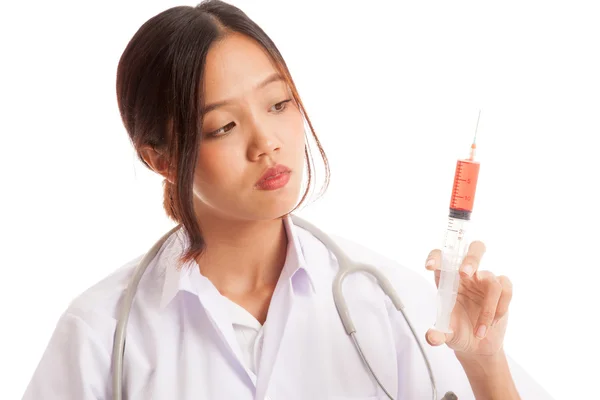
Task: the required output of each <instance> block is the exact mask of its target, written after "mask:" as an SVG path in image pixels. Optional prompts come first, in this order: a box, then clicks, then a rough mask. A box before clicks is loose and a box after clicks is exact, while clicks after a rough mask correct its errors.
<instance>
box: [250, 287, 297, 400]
mask: <svg viewBox="0 0 600 400" xmlns="http://www.w3.org/2000/svg"><path fill="white" fill-rule="evenodd" d="M293 301H294V300H293V295H292V286H291V282H290V280H289V279H280V280H279V282H278V283H277V286H276V287H275V291H274V292H273V297H272V299H271V304H270V306H269V311H268V313H267V320H266V322H265V325H264V327H263V329H264V339H263V349H262V352H261V356H260V361H259V366H258V378H257V384H256V397H255V398H256V399H264V398H265V397H266V395H267V389H268V388H269V381H270V379H271V376H272V374H273V369H274V367H275V364H276V362H277V356H278V354H279V348H280V347H281V342H282V340H283V336H284V334H285V327H286V325H287V321H288V316H289V313H290V311H291V309H292V305H293ZM270 395H272V394H270Z"/></svg>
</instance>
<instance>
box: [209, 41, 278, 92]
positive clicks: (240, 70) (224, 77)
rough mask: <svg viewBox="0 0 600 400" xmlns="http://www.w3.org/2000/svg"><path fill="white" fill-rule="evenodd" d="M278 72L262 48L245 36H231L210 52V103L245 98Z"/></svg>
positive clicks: (217, 43) (217, 44) (215, 45)
mask: <svg viewBox="0 0 600 400" xmlns="http://www.w3.org/2000/svg"><path fill="white" fill-rule="evenodd" d="M276 71H277V69H276V67H275V63H274V62H273V61H272V60H271V58H270V57H269V55H268V53H267V51H266V50H265V49H263V48H262V46H260V45H259V44H258V43H257V42H255V41H254V40H253V39H250V38H248V37H246V36H244V35H241V34H237V33H235V34H230V35H228V36H227V37H225V38H224V39H223V40H221V41H219V42H216V43H215V44H214V45H213V46H212V47H211V49H210V50H209V51H208V54H207V57H206V66H205V72H204V95H205V97H206V101H207V102H211V101H218V100H221V99H224V98H230V97H238V96H242V95H244V94H246V93H247V92H249V91H251V90H252V88H253V87H254V86H255V85H256V84H258V83H260V82H261V81H262V80H264V79H265V78H266V77H268V76H269V75H271V74H272V73H274V72H276Z"/></svg>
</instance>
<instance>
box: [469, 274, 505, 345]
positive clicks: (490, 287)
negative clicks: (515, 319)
mask: <svg viewBox="0 0 600 400" xmlns="http://www.w3.org/2000/svg"><path fill="white" fill-rule="evenodd" d="M476 279H477V280H478V281H479V282H478V283H479V284H480V285H481V286H482V288H483V289H484V290H485V297H484V298H483V302H482V303H481V311H480V312H479V317H478V319H477V323H476V324H475V327H474V329H475V331H474V332H473V333H474V334H475V336H477V337H478V338H479V339H483V338H484V337H485V335H486V333H487V331H488V330H489V328H490V326H491V325H492V322H494V320H495V319H496V312H497V310H498V307H499V305H500V298H501V296H502V291H503V287H502V284H501V283H500V281H499V280H498V279H497V278H496V276H495V275H494V274H492V273H491V272H489V271H480V272H478V273H477V275H476ZM502 306H503V307H504V302H503V304H502ZM506 308H507V309H508V304H506Z"/></svg>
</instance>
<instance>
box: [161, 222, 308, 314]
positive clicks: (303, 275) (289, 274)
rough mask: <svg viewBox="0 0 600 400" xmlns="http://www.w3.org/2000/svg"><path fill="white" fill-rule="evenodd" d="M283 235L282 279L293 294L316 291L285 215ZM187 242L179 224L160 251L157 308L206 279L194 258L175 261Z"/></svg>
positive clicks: (195, 289)
mask: <svg viewBox="0 0 600 400" xmlns="http://www.w3.org/2000/svg"><path fill="white" fill-rule="evenodd" d="M283 223H284V226H285V230H286V234H287V237H288V247H287V253H286V259H285V263H284V266H283V270H282V271H281V277H280V280H281V279H290V281H291V282H292V287H293V288H294V291H295V292H296V293H298V292H305V291H306V290H309V292H312V293H314V292H315V291H316V289H315V288H316V285H315V281H314V271H313V273H311V271H310V269H309V268H308V265H307V263H306V259H305V257H304V254H303V246H302V245H301V242H300V238H299V236H298V231H297V227H296V226H295V225H294V223H293V222H292V219H291V216H290V215H289V214H288V215H286V216H284V217H283ZM188 245H189V238H188V236H187V234H186V231H185V227H183V226H182V227H181V228H180V229H178V230H177V231H175V232H174V233H173V235H171V237H169V239H168V241H167V243H166V245H165V249H164V251H163V252H161V253H160V254H159V256H158V257H159V260H158V265H160V266H163V267H162V268H160V269H162V270H163V271H162V272H163V274H161V275H162V276H164V282H163V287H162V293H161V298H160V309H163V308H165V307H166V306H167V305H168V304H169V303H170V302H171V301H172V300H173V299H174V298H175V296H176V295H177V293H178V292H180V291H186V292H190V293H194V294H196V295H198V294H199V291H200V290H202V289H201V288H202V287H204V285H202V283H201V282H202V281H203V280H205V279H206V278H205V277H203V276H202V275H201V273H200V270H201V267H200V266H199V265H198V263H197V262H196V261H195V260H192V261H189V262H188V263H185V264H182V265H181V266H180V263H179V262H178V258H179V256H181V254H183V251H184V250H185V249H186V248H187V247H188Z"/></svg>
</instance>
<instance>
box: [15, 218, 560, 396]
mask: <svg viewBox="0 0 600 400" xmlns="http://www.w3.org/2000/svg"><path fill="white" fill-rule="evenodd" d="M284 222H285V226H286V230H287V233H288V237H289V238H292V239H293V240H290V241H289V245H288V252H287V256H286V261H285V265H284V267H283V270H282V273H281V277H280V279H279V282H278V284H277V288H276V289H275V293H274V295H273V298H272V300H271V305H270V308H269V313H268V316H267V321H266V323H265V325H264V334H263V335H262V338H261V341H260V343H258V346H256V347H257V350H258V356H257V359H256V364H257V365H256V367H257V369H254V368H252V369H251V368H249V366H248V365H247V364H248V363H247V362H245V361H244V360H245V358H244V357H243V354H242V351H241V347H240V343H239V342H238V340H237V339H236V335H235V333H234V330H233V328H232V320H231V318H230V317H231V315H230V314H229V313H228V311H227V310H228V309H229V308H228V307H229V306H228V304H227V302H226V299H225V298H224V297H223V296H221V295H220V293H219V292H218V291H217V290H216V288H215V287H214V285H212V283H211V282H210V281H209V280H208V279H206V278H205V277H204V276H202V275H201V273H200V270H201V266H200V267H198V265H197V264H196V263H194V262H192V263H191V264H190V268H188V269H187V270H184V271H182V272H178V271H177V270H176V269H175V258H176V256H177V255H178V254H181V252H182V251H183V249H184V247H185V245H186V244H187V240H186V237H185V235H184V234H183V233H182V230H180V231H178V232H177V233H176V234H173V235H171V237H170V238H169V240H167V242H166V243H165V244H164V245H163V247H162V248H161V250H160V251H159V253H158V254H157V255H156V257H155V258H154V260H153V262H152V263H151V264H150V266H149V268H148V270H147V272H146V274H145V275H144V278H143V279H142V281H141V282H140V286H139V289H138V293H137V295H136V300H135V302H134V307H133V309H132V312H131V315H130V320H129V325H128V331H127V346H126V350H125V365H124V378H125V387H126V391H127V397H125V398H127V399H129V400H137V399H143V400H147V399H166V400H172V399H178V400H179V399H181V400H187V399H189V400H192V399H194V400H200V399H219V400H222V399H223V400H225V399H232V400H244V399H247V400H250V399H261V400H262V399H270V400H295V399H298V400H307V399H315V400H316V399H334V400H335V399H337V400H352V399H355V400H357V399H363V400H368V399H370V400H375V399H385V398H386V397H385V395H384V393H383V392H382V391H381V389H380V388H379V387H378V385H377V384H376V382H375V381H374V380H373V379H372V378H371V376H370V375H369V373H368V371H367V370H366V369H365V366H364V365H363V364H362V361H361V359H360V357H359V355H358V354H357V352H356V350H355V348H354V346H353V344H352V342H351V340H350V338H349V337H348V336H347V335H346V333H345V331H344V329H343V326H342V324H341V322H340V319H339V316H338V314H337V311H336V309H335V305H334V303H333V296H332V291H331V287H332V279H333V277H334V275H335V272H336V270H337V268H338V265H337V261H336V259H335V257H333V255H332V253H331V252H330V251H329V250H328V249H326V248H325V247H324V246H323V244H322V243H321V242H320V241H318V240H317V239H316V238H315V237H314V236H312V235H311V234H310V233H309V232H307V231H305V230H304V229H302V228H300V227H297V226H295V225H293V223H292V222H291V218H289V217H288V218H285V219H284ZM335 239H336V240H337V241H338V242H339V243H340V245H341V246H342V248H343V249H344V251H346V252H347V253H348V254H349V255H350V256H351V257H352V258H354V259H357V260H360V261H363V262H367V263H369V264H372V265H374V266H376V267H378V268H381V269H382V270H384V272H385V273H386V274H387V275H388V277H389V279H390V280H391V281H392V283H393V284H394V285H395V286H396V289H397V291H398V293H399V295H400V297H401V299H402V301H403V302H404V304H405V306H406V310H407V313H408V314H409V316H410V318H411V321H412V323H413V324H414V326H415V328H416V330H417V332H418V334H419V337H420V339H421V340H422V339H423V338H424V334H425V332H426V330H427V329H428V328H429V327H430V325H431V323H432V321H433V318H434V317H435V290H434V287H433V285H432V284H431V282H427V281H426V280H425V279H423V278H422V277H421V276H419V275H418V274H416V273H415V272H413V271H411V270H409V269H407V268H404V267H402V266H400V265H398V264H396V263H394V262H393V261H391V260H388V259H386V258H384V257H382V256H380V255H378V254H375V253H373V252H371V251H368V250H367V249H365V248H363V247H361V246H358V245H357V244H354V243H351V242H348V241H346V240H344V239H341V238H335ZM141 258H142V255H140V256H139V257H136V258H135V259H134V260H132V261H130V262H129V263H127V264H126V265H124V266H123V267H121V268H119V269H118V270H117V271H115V273H113V274H112V275H110V276H109V277H107V278H106V279H104V280H103V281H101V282H99V283H98V284H96V285H94V286H93V287H92V288H90V289H88V290H86V291H85V292H84V293H82V294H81V295H80V296H78V297H77V298H76V299H75V300H74V301H73V302H72V304H71V305H70V306H69V308H68V309H67V310H66V311H65V313H64V314H63V315H62V316H61V318H60V320H59V321H58V324H57V326H56V330H55V332H54V334H53V336H52V338H51V339H50V342H49V344H48V347H47V349H46V351H45V352H44V355H43V357H42V359H41V361H40V363H39V366H38V367H37V369H36V371H35V373H34V375H33V378H32V379H31V382H30V384H29V386H28V387H27V389H26V392H25V395H24V399H25V400H34V399H35V400H38V399H45V400H54V399H56V400H59V399H60V400H92V399H94V400H96V399H102V400H104V399H106V400H108V399H111V398H112V393H111V388H110V371H111V366H110V357H111V350H112V342H113V335H114V329H115V325H116V315H117V308H118V306H119V304H120V299H121V297H122V294H123V291H124V289H125V287H126V284H127V282H128V279H129V277H130V275H131V273H132V272H133V269H134V268H135V266H136V264H137V263H138V262H139V261H140V260H141ZM344 293H345V295H346V296H345V297H346V300H347V302H348V306H349V309H350V312H351V314H352V317H353V320H354V322H355V325H356V328H357V336H358V338H359V340H360V342H361V345H362V347H363V349H364V351H365V356H366V357H367V358H368V359H369V361H370V362H371V364H372V365H373V368H374V370H375V372H376V373H377V374H378V376H379V377H380V379H381V380H382V383H383V384H384V385H385V387H386V388H387V389H388V390H389V391H391V392H392V393H393V394H395V395H396V399H398V400H401V399H402V400H415V399H429V398H431V392H430V390H431V389H430V385H429V377H428V374H427V370H426V368H425V364H424V362H423V360H422V358H421V355H420V352H419V349H418V347H417V346H416V344H415V343H414V339H413V337H412V335H411V334H410V331H409V330H408V328H407V326H406V324H405V323H404V320H403V318H402V315H401V314H400V313H398V312H397V311H396V310H395V309H394V308H393V306H392V305H391V303H390V302H389V300H388V299H387V297H385V296H384V295H383V294H382V292H381V290H380V289H379V287H378V286H377V285H375V283H374V281H373V279H372V278H370V277H369V276H365V275H351V276H349V277H348V278H347V280H346V281H345V284H344ZM425 348H426V350H427V354H428V356H429V358H430V361H431V363H432V367H433V370H434V373H435V376H436V380H437V384H438V391H439V392H438V393H439V394H438V397H440V398H441V397H442V396H443V394H444V393H445V392H446V391H449V390H452V391H454V392H455V393H456V394H457V395H458V397H459V399H461V400H462V399H473V398H474V397H473V394H472V392H471V390H470V386H469V382H468V380H467V378H466V376H465V374H464V372H463V370H462V368H461V366H460V364H459V363H458V361H457V360H456V358H455V357H454V354H453V352H452V351H450V350H449V349H448V348H447V347H445V346H442V347H438V348H432V347H430V346H429V345H427V344H426V343H425ZM511 367H512V371H513V374H514V376H515V380H516V382H517V386H518V388H519V390H520V392H521V395H522V398H523V399H536V400H544V399H550V396H548V395H547V394H546V393H545V392H544V391H543V389H541V388H540V387H539V386H538V385H537V384H536V383H535V382H534V381H533V380H532V379H531V378H530V377H529V376H528V375H527V374H526V373H525V372H524V371H523V370H522V369H520V368H519V367H518V366H517V365H516V364H515V363H514V362H512V360H511ZM253 370H256V371H257V374H255V373H254V372H253Z"/></svg>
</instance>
